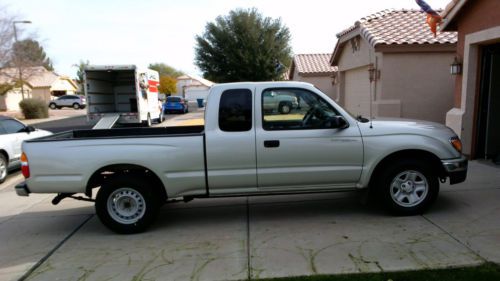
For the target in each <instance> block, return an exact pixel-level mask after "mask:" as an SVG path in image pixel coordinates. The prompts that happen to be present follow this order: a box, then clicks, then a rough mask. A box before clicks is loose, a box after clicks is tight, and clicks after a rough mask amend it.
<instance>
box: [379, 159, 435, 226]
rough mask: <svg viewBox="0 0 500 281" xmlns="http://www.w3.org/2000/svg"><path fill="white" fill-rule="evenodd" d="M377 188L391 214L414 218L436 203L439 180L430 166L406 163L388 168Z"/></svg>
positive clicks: (421, 163) (415, 161)
mask: <svg viewBox="0 0 500 281" xmlns="http://www.w3.org/2000/svg"><path fill="white" fill-rule="evenodd" d="M424 186H425V188H424ZM375 188H376V191H377V195H378V197H379V198H380V202H381V203H382V204H383V207H384V208H386V209H387V210H388V211H389V212H391V213H393V214H395V215H402V216H412V215H418V214H422V213H423V212H425V211H426V210H427V209H428V208H429V207H430V206H431V205H432V204H433V203H434V202H435V201H436V198H437V196H438V193H439V178H438V176H437V175H436V174H435V172H434V171H433V169H432V167H431V166H430V165H428V163H425V162H424V161H419V160H416V159H404V160H400V161H397V162H394V163H392V164H391V165H390V166H388V167H386V168H385V170H384V171H383V172H382V173H381V174H380V175H379V178H378V180H376V181H375Z"/></svg>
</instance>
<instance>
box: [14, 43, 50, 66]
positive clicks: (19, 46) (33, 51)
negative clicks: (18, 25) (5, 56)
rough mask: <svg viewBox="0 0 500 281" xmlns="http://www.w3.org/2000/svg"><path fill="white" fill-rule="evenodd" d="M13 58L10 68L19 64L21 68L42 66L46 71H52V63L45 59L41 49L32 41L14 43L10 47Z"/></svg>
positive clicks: (45, 55)
mask: <svg viewBox="0 0 500 281" xmlns="http://www.w3.org/2000/svg"><path fill="white" fill-rule="evenodd" d="M12 48H13V54H12V55H13V58H12V61H11V66H17V65H19V64H21V65H22V66H23V67H29V66H43V67H45V68H46V69H47V70H54V67H53V66H52V61H51V60H50V58H48V57H47V54H46V53H45V51H44V49H43V47H42V46H41V45H40V43H38V41H36V40H34V39H25V40H21V41H18V42H15V43H14V44H13V46H12Z"/></svg>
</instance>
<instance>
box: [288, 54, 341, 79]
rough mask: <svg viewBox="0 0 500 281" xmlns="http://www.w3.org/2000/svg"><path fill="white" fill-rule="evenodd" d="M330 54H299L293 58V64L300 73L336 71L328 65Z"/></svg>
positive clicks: (330, 72)
mask: <svg viewBox="0 0 500 281" xmlns="http://www.w3.org/2000/svg"><path fill="white" fill-rule="evenodd" d="M331 55H332V54H299V55H295V56H294V58H293V64H294V65H295V68H296V69H297V72H298V73H300V74H332V73H334V72H335V71H337V68H336V67H333V66H331V65H330V62H329V60H330V57H331Z"/></svg>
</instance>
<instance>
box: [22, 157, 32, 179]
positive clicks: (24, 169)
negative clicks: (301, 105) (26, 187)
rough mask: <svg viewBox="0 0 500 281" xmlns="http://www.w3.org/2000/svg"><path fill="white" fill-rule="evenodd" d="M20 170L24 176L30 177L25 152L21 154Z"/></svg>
mask: <svg viewBox="0 0 500 281" xmlns="http://www.w3.org/2000/svg"><path fill="white" fill-rule="evenodd" d="M21 172H22V173H23V176H24V178H26V179H27V178H29V177H30V166H29V165H28V157H26V154H24V152H23V154H22V155H21Z"/></svg>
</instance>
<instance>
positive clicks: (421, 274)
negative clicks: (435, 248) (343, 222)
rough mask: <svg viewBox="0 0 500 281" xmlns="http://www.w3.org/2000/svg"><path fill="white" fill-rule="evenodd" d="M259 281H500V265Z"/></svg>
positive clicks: (260, 280)
mask: <svg viewBox="0 0 500 281" xmlns="http://www.w3.org/2000/svg"><path fill="white" fill-rule="evenodd" d="M258 280H259V281H347V280H348V281H388V280H392V281H499V280H500V265H498V264H493V263H486V264H482V265H479V266H475V267H462V268H450V269H434V270H417V271H404V272H382V273H359V274H344V275H316V276H304V277H286V278H273V279H258Z"/></svg>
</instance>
